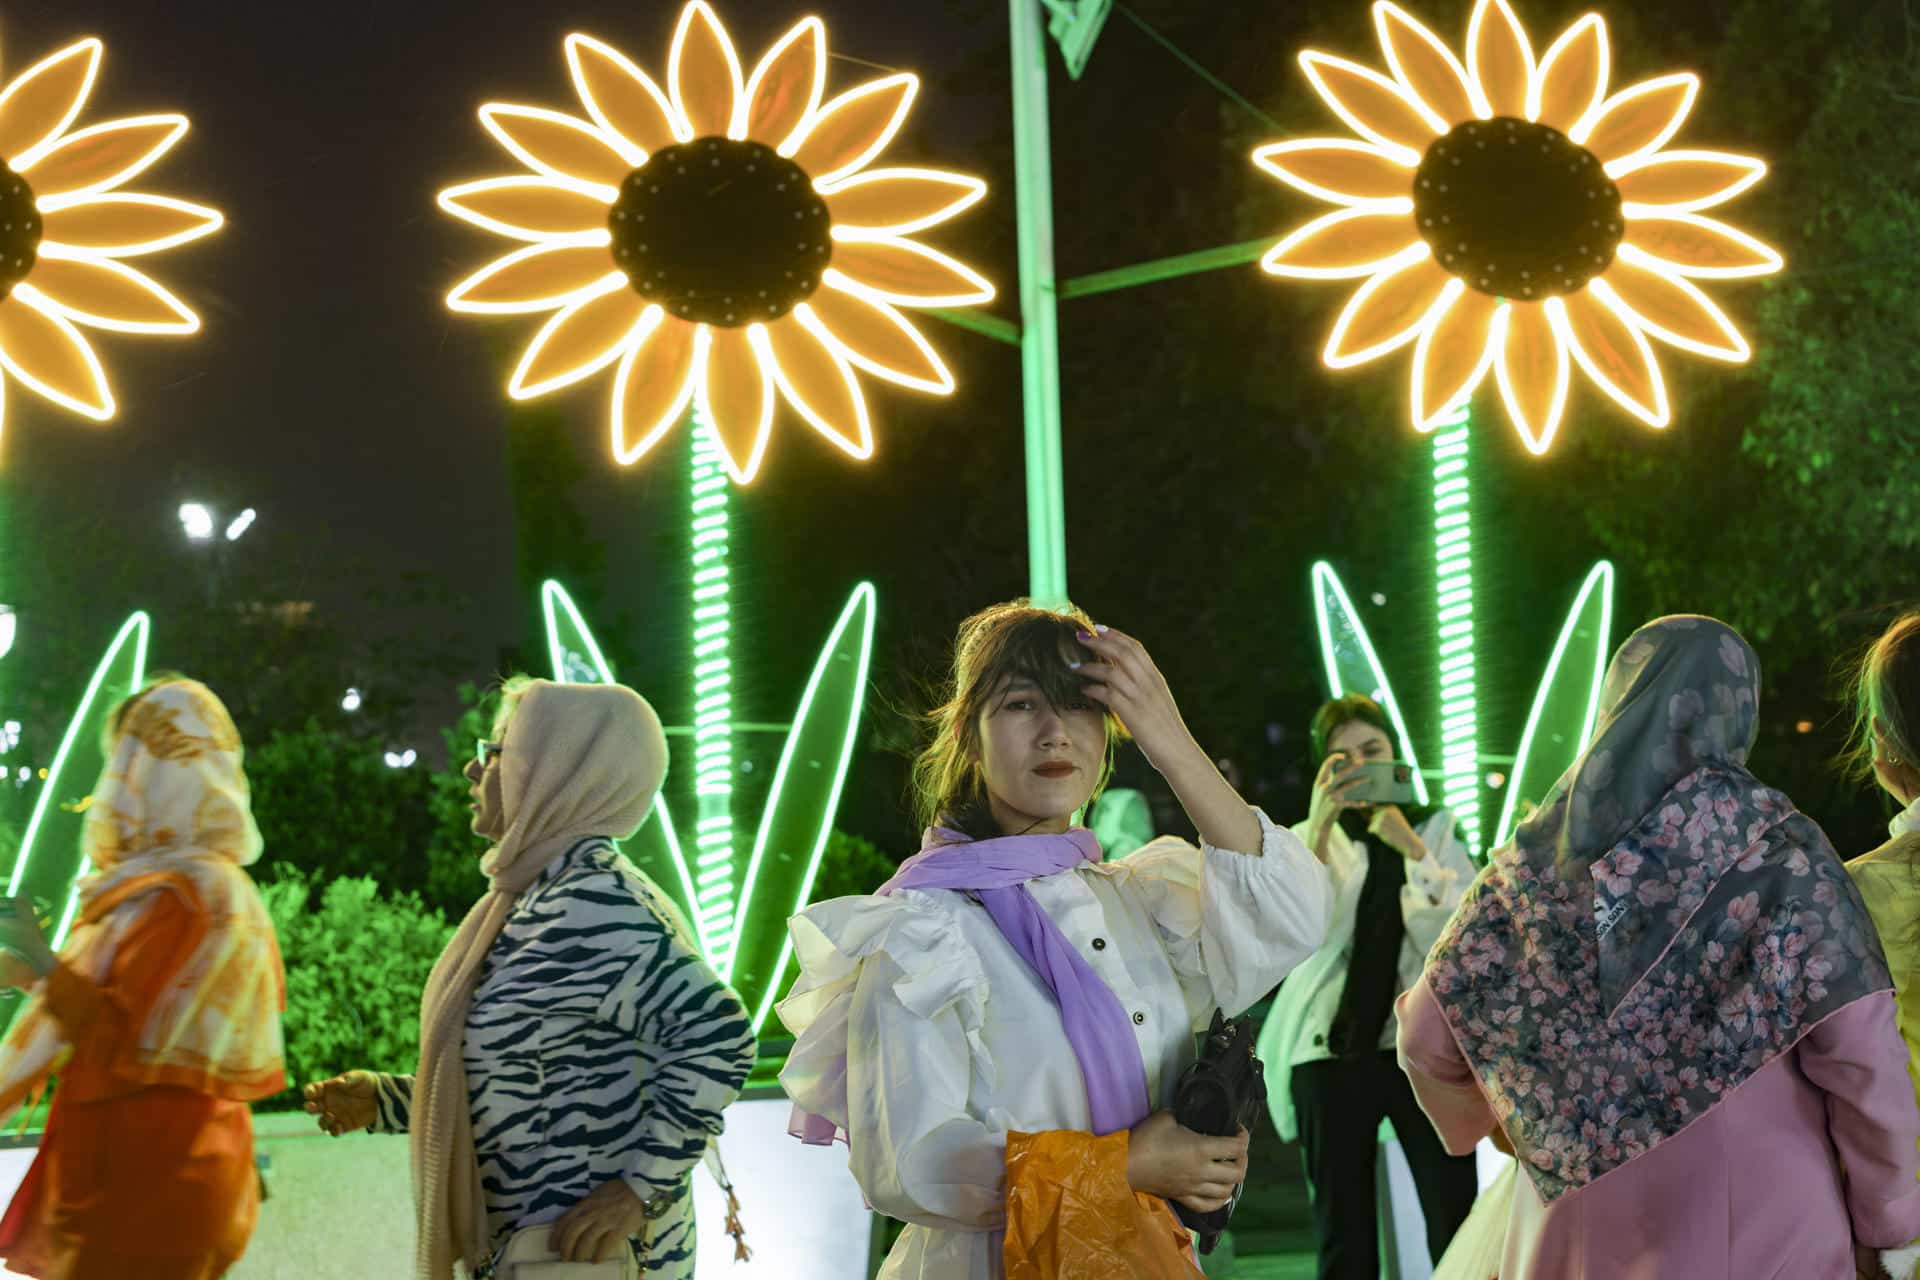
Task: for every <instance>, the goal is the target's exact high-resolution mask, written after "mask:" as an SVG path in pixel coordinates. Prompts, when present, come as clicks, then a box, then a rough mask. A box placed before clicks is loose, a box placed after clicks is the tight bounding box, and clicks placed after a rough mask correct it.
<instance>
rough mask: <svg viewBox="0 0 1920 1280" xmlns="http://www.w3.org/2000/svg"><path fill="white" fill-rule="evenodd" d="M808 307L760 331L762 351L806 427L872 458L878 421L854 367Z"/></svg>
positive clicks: (844, 448) (845, 449)
mask: <svg viewBox="0 0 1920 1280" xmlns="http://www.w3.org/2000/svg"><path fill="white" fill-rule="evenodd" d="M805 310H806V309H805V308H803V307H797V308H795V309H794V311H793V314H791V315H789V316H787V317H786V318H785V319H783V320H781V321H780V322H778V323H776V324H773V325H770V326H768V327H767V328H764V329H761V330H760V334H761V337H762V339H763V340H764V341H765V343H766V350H765V351H764V352H763V353H762V354H763V357H764V358H765V359H766V360H767V363H768V365H769V366H770V367H771V368H772V369H773V376H774V378H775V380H776V381H778V382H779V384H780V394H781V395H783V396H785V397H786V398H787V403H789V404H791V405H792V406H793V407H794V409H795V411H797V412H798V413H799V415H800V416H801V417H802V418H804V419H806V421H807V425H808V426H810V427H812V428H813V429H814V430H815V431H818V432H819V433H820V434H821V435H823V436H825V437H826V438H827V439H828V440H829V441H831V442H832V443H833V444H834V446H835V447H836V448H838V449H840V450H842V451H843V452H845V453H846V454H848V455H849V456H851V457H855V458H862V459H865V458H871V457H872V456H873V424H872V423H871V422H869V421H868V420H867V402H866V398H865V397H864V396H862V395H861V394H860V383H859V381H858V380H857V379H856V378H855V376H854V372H853V368H852V367H851V366H850V365H849V364H848V363H847V361H846V357H844V356H842V355H841V354H840V353H839V351H837V350H836V349H835V348H834V345H833V340H832V338H831V336H830V335H828V334H827V333H826V332H825V331H824V330H822V329H821V328H820V327H819V326H820V322H819V320H818V319H816V318H815V317H814V316H813V315H812V314H811V313H810V312H809V313H807V314H804V315H803V314H802V312H803V311H805Z"/></svg>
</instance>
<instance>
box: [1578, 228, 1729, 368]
mask: <svg viewBox="0 0 1920 1280" xmlns="http://www.w3.org/2000/svg"><path fill="white" fill-rule="evenodd" d="M1603 284H1604V285H1606V286H1607V289H1608V291H1609V292H1611V294H1612V299H1610V300H1618V302H1619V304H1620V305H1621V306H1622V307H1623V308H1624V309H1625V311H1626V313H1627V314H1628V315H1629V316H1630V317H1632V319H1633V321H1634V323H1636V324H1638V325H1639V326H1640V327H1641V328H1642V329H1645V330H1646V331H1647V332H1648V333H1650V334H1652V335H1653V336H1654V337H1656V338H1659V339H1660V340H1661V341H1662V342H1668V343H1671V344H1672V345H1674V346H1676V347H1679V348H1680V349H1681V350H1683V351H1691V352H1693V353H1694V354H1695V355H1697V356H1706V357H1707V358H1708V359H1710V360H1726V361H1730V362H1732V363H1736V364H1737V363H1739V362H1741V361H1743V360H1746V359H1747V358H1748V357H1749V356H1751V355H1752V354H1753V349H1752V348H1751V347H1749V346H1747V340H1746V339H1745V338H1743V337H1741V336H1740V331H1739V330H1738V329H1736V328H1734V326H1733V321H1731V320H1729V319H1728V318H1727V314H1726V312H1724V311H1722V310H1720V308H1719V307H1717V306H1715V305H1714V303H1713V300H1712V299H1711V298H1709V297H1707V295H1706V294H1704V293H1702V292H1701V291H1700V288H1699V286H1698V285H1696V284H1694V283H1693V282H1692V281H1690V280H1683V279H1681V278H1680V277H1679V276H1676V275H1672V274H1670V273H1669V272H1668V271H1666V270H1665V269H1663V268H1662V267H1660V266H1659V265H1658V264H1656V263H1655V262H1654V260H1653V259H1651V258H1647V257H1645V256H1644V255H1638V254H1635V252H1634V251H1633V250H1632V249H1630V248H1628V247H1627V246H1626V245H1622V246H1620V252H1619V255H1618V256H1616V257H1615V258H1614V260H1613V265H1612V266H1610V267H1608V268H1607V270H1606V274H1605V275H1603V276H1602V277H1601V278H1600V279H1598V280H1596V281H1594V282H1593V283H1592V284H1589V285H1588V286H1587V287H1588V288H1589V289H1594V290H1599V289H1600V287H1601V285H1603ZM1601 296H1602V297H1606V296H1607V293H1605V292H1603V293H1602V295H1601Z"/></svg>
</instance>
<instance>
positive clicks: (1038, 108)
mask: <svg viewBox="0 0 1920 1280" xmlns="http://www.w3.org/2000/svg"><path fill="white" fill-rule="evenodd" d="M1041 8H1042V4H1041V0H1009V9H1008V17H1009V27H1010V28H1011V39H1010V41H1009V43H1010V45H1011V47H1012V51H1013V161H1014V174H1015V181H1014V205H1015V210H1016V214H1017V217H1018V222H1019V232H1020V374H1021V378H1020V381H1021V390H1022V401H1023V404H1024V409H1025V421H1026V441H1027V593H1028V594H1029V595H1030V596H1032V597H1033V600H1034V603H1036V604H1040V605H1061V604H1065V603H1066V600H1067V517H1066V500H1065V495H1064V493H1063V486H1062V482H1061V467H1060V344H1059V332H1058V328H1057V326H1056V323H1055V303H1056V301H1057V298H1056V293H1055V289H1054V280H1053V164H1052V159H1051V155H1050V151H1049V145H1048V137H1047V43H1046V31H1045V28H1044V26H1043V24H1042V13H1041Z"/></svg>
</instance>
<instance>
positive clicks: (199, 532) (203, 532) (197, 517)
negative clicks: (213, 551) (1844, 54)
mask: <svg viewBox="0 0 1920 1280" xmlns="http://www.w3.org/2000/svg"><path fill="white" fill-rule="evenodd" d="M180 527H181V528H182V529H185V530H186V531H187V536H188V537H189V538H192V539H193V540H194V541H195V542H205V541H206V540H207V539H209V538H211V537H212V536H213V512H211V511H209V510H207V509H206V507H205V506H203V505H202V504H200V503H198V502H183V503H181V504H180Z"/></svg>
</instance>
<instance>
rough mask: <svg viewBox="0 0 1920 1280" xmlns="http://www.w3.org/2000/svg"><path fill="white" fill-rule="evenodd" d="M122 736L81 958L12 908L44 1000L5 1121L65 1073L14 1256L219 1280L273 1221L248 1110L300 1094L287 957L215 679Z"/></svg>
mask: <svg viewBox="0 0 1920 1280" xmlns="http://www.w3.org/2000/svg"><path fill="white" fill-rule="evenodd" d="M109 733H110V741H109V743H108V750H107V765H106V769H105V771H104V772H103V773H102V774H101V776H100V783H99V785H98V786H97V787H95V788H94V792H93V797H92V801H91V803H90V805H89V807H88V810H87V819H86V826H85V834H84V837H83V838H84V841H85V845H86V855H87V864H88V866H89V867H90V868H91V872H90V874H88V875H87V876H86V878H84V879H83V880H81V881H80V886H79V889H80V910H79V914H78V917H77V919H76V923H75V927H74V930H73V933H72V935H71V936H70V937H69V938H68V940H67V943H66V945H65V946H64V947H63V948H62V949H61V951H60V953H59V954H58V955H56V954H55V953H54V952H53V950H52V949H51V948H50V947H49V946H48V944H47V942H46V939H45V938H44V937H43V936H42V935H41V932H40V927H39V925H38V924H37V923H36V922H35V920H34V917H33V915H32V913H31V912H30V911H29V910H28V909H27V908H26V907H25V906H24V904H22V903H20V902H19V901H18V900H14V901H11V902H6V901H5V900H0V902H5V906H6V910H5V913H4V915H3V916H0V945H3V946H5V947H6V948H8V949H9V950H10V951H12V952H14V953H15V956H14V957H10V958H9V959H10V961H11V964H10V965H8V966H6V967H5V968H6V971H5V973H4V977H5V978H6V980H7V981H8V982H9V983H10V984H11V985H15V986H21V987H24V988H26V989H27V990H29V991H31V992H32V996H31V998H30V999H29V1000H28V1001H27V1004H26V1006H25V1008H23V1009H22V1010H21V1013H20V1016H19V1017H18V1019H16V1020H15V1022H14V1024H13V1027H12V1029H11V1030H10V1031H9V1032H8V1033H7V1037H6V1039H5V1041H4V1042H0V1113H5V1112H9V1111H12V1110H13V1109H14V1108H16V1107H17V1106H19V1105H20V1104H21V1102H22V1101H24V1100H25V1099H27V1098H28V1097H29V1096H31V1095H32V1094H34V1093H35V1092H36V1091H37V1090H38V1089H39V1087H40V1086H41V1085H42V1084H43V1083H44V1082H45V1080H46V1078H47V1076H48V1075H49V1074H50V1073H52V1072H54V1071H56V1070H57V1071H58V1072H59V1075H60V1087H59V1089H58V1091H57V1092H56V1093H55V1095H54V1100H53V1110H52V1112H51V1114H50V1115H49V1116H48V1118H47V1127H46V1132H45V1134H44V1135H43V1136H42V1138H41V1140H40V1151H39V1154H38V1156H37V1157H36V1158H35V1160H34V1163H33V1167H32V1168H31V1169H30V1170H29V1171H28V1173H27V1177H26V1181H25V1182H24V1183H23V1184H22V1186H21V1189H20V1191H19V1193H17V1194H16V1195H15V1197H14V1201H13V1204H12V1206H11V1207H10V1208H9V1209H8V1211H7V1214H6V1217H5V1219H4V1221H0V1256H3V1257H5V1259H6V1262H7V1265H8V1267H9V1268H10V1269H11V1270H12V1271H15V1272H18V1273H20V1274H23V1275H30V1276H48V1277H58V1278H59V1280H127V1278H128V1277H135V1276H137V1277H140V1280H212V1278H213V1277H217V1276H220V1275H223V1274H224V1273H225V1272H226V1270H227V1268H228V1267H230V1266H231V1265H233V1263H234V1261H235V1260H236V1259H238V1258H239V1256H240V1254H241V1252H242V1251H243V1250H244V1249H245V1247H246V1244H247V1238H248V1237H249V1236H250V1235H252V1233H253V1224H254V1217H255V1214H256V1212H257V1210H258V1207H259V1199H258V1195H259V1185H258V1182H257V1175H256V1174H255V1173H254V1168H253V1127H252V1121H251V1119H250V1116H249V1113H248V1109H247V1104H248V1103H249V1102H251V1101H253V1100H255V1099H258V1098H264V1097H267V1096H268V1095H270V1094H273V1093H277V1092H279V1090H280V1089H281V1087H282V1085H283V1084H284V1075H283V1072H282V1067H281V1042H280V1011H281V1009H282V1008H283V1007H284V1006H285V1002H286V1001H285V982H284V980H283V978H282V975H281V969H280V950H279V946H278V944H277V943H276V942H275V940H274V935H273V924H272V922H271V921H270V920H269V919H268V917H267V912H266V908H265V906H264V905H263V904H262V902H261V901H260V895H259V892H258V891H257V890H256V889H255V888H254V885H253V881H252V880H250V879H249V878H248V877H247V873H246V872H245V871H242V870H241V868H242V867H246V866H249V865H251V864H252V863H253V862H254V861H256V860H257V859H258V858H259V857H260V832H259V830H258V829H257V828H256V827H255V826H254V823H253V815H252V813H251V811H250V810H249V808H248V793H247V778H246V775H245V774H244V773H242V772H241V768H240V757H241V752H240V735H239V734H238V733H237V732H236V731H235V729H234V727H233V721H232V719H231V718H230V717H229V716H228V715H227V709H226V708H225V707H224V706H222V705H221V704H220V700H219V699H218V698H216V697H214V695H213V693H212V691H211V690H209V689H208V688H207V687H206V686H204V685H202V684H199V683H196V682H195V681H192V680H182V679H166V680H163V681H160V682H157V683H155V684H153V685H151V686H149V687H148V688H147V689H145V690H144V691H142V692H141V693H139V694H137V695H136V696H135V697H133V698H132V699H130V700H129V701H128V702H126V703H124V704H122V705H121V706H120V707H119V708H118V709H117V710H116V711H115V712H114V714H113V717H112V719H111V721H110V729H109ZM15 957H17V958H15Z"/></svg>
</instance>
